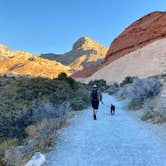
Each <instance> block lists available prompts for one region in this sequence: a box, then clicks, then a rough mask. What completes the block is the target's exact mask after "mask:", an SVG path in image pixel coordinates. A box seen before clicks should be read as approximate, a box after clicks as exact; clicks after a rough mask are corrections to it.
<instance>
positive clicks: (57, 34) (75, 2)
mask: <svg viewBox="0 0 166 166" xmlns="http://www.w3.org/2000/svg"><path fill="white" fill-rule="evenodd" d="M152 11H166V0H0V43H1V44H6V45H8V46H9V48H11V49H15V50H26V51H29V52H31V53H46V52H54V53H64V52H66V51H69V50H70V49H71V47H72V44H73V43H74V42H75V41H76V40H77V39H78V38H80V37H81V36H89V37H91V38H92V39H95V40H97V41H98V42H100V43H102V44H104V45H105V46H107V47H109V45H110V43H111V41H112V40H113V39H114V38H115V37H117V36H118V35H119V34H120V33H121V32H122V31H123V30H124V29H125V28H126V27H127V26H129V25H130V24H131V23H132V22H134V21H135V20H137V19H138V18H140V17H142V16H144V15H145V14H147V13H150V12H152Z"/></svg>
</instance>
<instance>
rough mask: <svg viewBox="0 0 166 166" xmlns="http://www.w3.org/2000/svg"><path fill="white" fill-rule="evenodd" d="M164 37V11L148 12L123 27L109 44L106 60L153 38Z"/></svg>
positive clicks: (147, 42) (165, 20)
mask: <svg viewBox="0 0 166 166" xmlns="http://www.w3.org/2000/svg"><path fill="white" fill-rule="evenodd" d="M164 37H166V12H153V13H150V14H148V15H146V16H144V17H142V18H140V19H139V20H137V21H136V22H134V23H133V24H131V25H130V26H129V27H128V28H126V29H125V31H124V32H122V33H121V34H120V35H119V36H118V37H117V38H116V39H115V40H114V41H113V42H112V44H111V46H110V48H109V50H108V53H107V55H106V61H107V60H108V59H109V57H111V56H116V57H118V58H119V57H121V56H123V55H126V54H128V53H130V52H132V51H135V50H137V49H139V48H141V47H143V46H145V45H147V44H149V43H151V42H153V41H155V40H158V39H161V38H164Z"/></svg>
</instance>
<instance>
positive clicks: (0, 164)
mask: <svg viewBox="0 0 166 166" xmlns="http://www.w3.org/2000/svg"><path fill="white" fill-rule="evenodd" d="M17 144H18V140H17V138H11V139H7V140H5V141H3V142H2V143H0V166H5V165H6V164H5V160H4V153H5V150H6V149H9V148H11V147H12V146H16V145H17Z"/></svg>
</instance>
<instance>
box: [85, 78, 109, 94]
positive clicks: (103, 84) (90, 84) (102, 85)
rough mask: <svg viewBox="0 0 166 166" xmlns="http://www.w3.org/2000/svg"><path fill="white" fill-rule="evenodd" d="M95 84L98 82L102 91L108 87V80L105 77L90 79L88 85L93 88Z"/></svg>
mask: <svg viewBox="0 0 166 166" xmlns="http://www.w3.org/2000/svg"><path fill="white" fill-rule="evenodd" d="M94 84H96V85H97V86H98V87H99V89H100V90H102V91H103V90H106V89H107V88H108V86H107V83H106V81H105V80H103V79H100V80H94V81H90V82H89V84H88V85H89V87H90V88H92V86H93V85H94Z"/></svg>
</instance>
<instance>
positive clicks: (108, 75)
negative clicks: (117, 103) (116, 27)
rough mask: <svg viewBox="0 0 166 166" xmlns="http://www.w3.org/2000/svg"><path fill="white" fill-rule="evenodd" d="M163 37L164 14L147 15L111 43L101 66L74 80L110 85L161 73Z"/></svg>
mask: <svg viewBox="0 0 166 166" xmlns="http://www.w3.org/2000/svg"><path fill="white" fill-rule="evenodd" d="M165 37H166V12H153V13H150V14H148V15H146V16H144V17H142V18H141V19H139V20H137V21H136V22H134V23H133V24H131V25H130V26H129V27H128V28H127V29H125V30H124V32H122V33H121V34H120V35H119V36H118V37H117V38H116V39H115V40H114V41H113V42H112V44H111V46H110V48H109V50H108V52H107V54H106V58H105V62H104V63H103V64H102V65H99V66H97V67H96V68H88V72H86V69H85V70H84V71H81V72H76V73H74V74H73V77H74V78H77V79H79V80H81V81H88V80H91V79H106V80H107V82H112V81H122V80H123V79H124V78H125V77H126V76H139V77H147V76H152V75H157V74H161V73H164V71H165V69H166V47H165V46H166V39H165ZM96 71H97V72H96ZM87 73H88V74H87ZM90 76H91V77H90ZM85 77H89V78H88V79H87V78H85Z"/></svg>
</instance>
